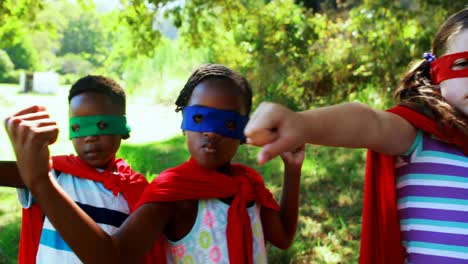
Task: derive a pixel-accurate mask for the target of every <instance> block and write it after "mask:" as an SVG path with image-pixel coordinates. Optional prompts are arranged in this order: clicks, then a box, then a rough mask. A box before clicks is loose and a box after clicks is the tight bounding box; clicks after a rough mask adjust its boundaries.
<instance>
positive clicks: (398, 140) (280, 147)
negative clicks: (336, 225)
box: [245, 103, 416, 164]
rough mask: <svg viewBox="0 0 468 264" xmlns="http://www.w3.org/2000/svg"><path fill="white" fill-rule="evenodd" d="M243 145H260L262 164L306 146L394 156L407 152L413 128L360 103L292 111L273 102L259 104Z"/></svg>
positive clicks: (403, 120) (259, 156)
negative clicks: (367, 150)
mask: <svg viewBox="0 0 468 264" xmlns="http://www.w3.org/2000/svg"><path fill="white" fill-rule="evenodd" d="M245 134H246V136H247V143H250V144H253V145H256V146H263V148H262V150H261V151H260V153H259V155H258V161H259V162H260V163H261V164H263V163H265V162H266V161H268V160H270V159H272V158H274V157H275V156H277V155H278V154H279V153H282V152H285V151H290V150H291V149H294V148H296V147H297V146H299V145H301V144H304V143H310V144H316V145H325V146H335V147H346V148H369V149H372V150H374V151H377V152H380V153H383V154H388V155H397V154H401V153H403V152H405V151H407V150H408V149H409V148H410V147H411V144H412V143H413V141H414V138H415V137H416V129H415V128H414V127H413V126H412V125H411V124H410V123H409V122H407V121H406V120H405V119H403V118H402V117H400V116H398V115H395V114H392V113H389V112H385V111H381V110H375V109H372V108H370V107H368V106H367V105H364V104H360V103H343V104H338V105H333V106H327V107H320V108H317V109H313V110H308V111H303V112H293V111H291V110H289V109H288V108H286V107H284V106H281V105H279V104H275V103H262V104H261V105H260V106H259V107H258V108H257V110H256V111H255V113H254V114H253V116H252V118H251V120H250V121H249V123H248V124H247V126H246V128H245Z"/></svg>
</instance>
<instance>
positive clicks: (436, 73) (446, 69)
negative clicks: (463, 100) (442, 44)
mask: <svg viewBox="0 0 468 264" xmlns="http://www.w3.org/2000/svg"><path fill="white" fill-rule="evenodd" d="M458 59H465V60H466V61H468V51H466V52H459V53H452V54H449V55H445V56H442V57H440V58H438V59H436V60H435V61H433V62H431V79H432V82H433V83H434V84H439V83H440V82H442V81H445V80H448V79H453V78H463V77H468V67H466V68H464V69H461V70H454V69H452V68H453V67H454V66H455V65H454V63H455V61H457V60H458Z"/></svg>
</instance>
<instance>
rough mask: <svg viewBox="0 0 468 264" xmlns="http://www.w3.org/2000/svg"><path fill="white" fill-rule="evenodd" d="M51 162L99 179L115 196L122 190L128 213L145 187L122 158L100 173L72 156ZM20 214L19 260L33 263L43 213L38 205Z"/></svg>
mask: <svg viewBox="0 0 468 264" xmlns="http://www.w3.org/2000/svg"><path fill="white" fill-rule="evenodd" d="M52 164H53V165H52V167H53V169H55V170H57V171H60V172H63V173H68V174H71V175H73V176H76V177H80V178H84V179H89V180H93V181H97V182H102V183H103V185H104V187H105V188H106V189H108V190H111V191H112V193H113V194H114V195H117V194H118V193H122V195H123V197H124V198H125V200H126V201H127V203H128V206H129V208H130V212H133V211H134V210H135V209H136V203H137V202H138V200H139V198H140V196H141V194H142V193H143V190H144V188H145V187H146V186H148V181H147V180H146V179H145V177H143V176H142V175H141V174H139V173H136V172H134V171H133V170H132V169H131V168H130V166H129V165H128V164H127V163H126V162H125V161H124V160H122V159H117V160H114V162H113V163H111V164H109V167H108V168H107V169H106V170H105V171H104V172H102V173H100V172H98V171H97V170H96V169H95V168H93V167H91V166H89V165H88V164H86V163H85V162H84V161H82V160H81V159H80V158H78V157H76V156H74V155H69V156H56V157H53V158H52ZM22 213H23V215H22V221H21V234H20V246H19V254H18V263H19V264H32V263H36V255H37V250H38V247H39V239H40V236H41V230H42V224H43V222H44V216H43V214H42V210H41V208H40V207H39V205H38V204H34V205H33V206H31V207H30V208H28V209H23V212H22Z"/></svg>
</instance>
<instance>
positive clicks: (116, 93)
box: [68, 75, 126, 113]
mask: <svg viewBox="0 0 468 264" xmlns="http://www.w3.org/2000/svg"><path fill="white" fill-rule="evenodd" d="M85 92H94V93H99V94H103V95H106V96H108V97H109V98H110V99H111V101H112V103H113V104H115V105H116V106H118V107H122V110H123V112H124V113H125V108H126V103H125V91H124V90H123V88H122V87H121V86H120V85H119V84H118V83H117V82H115V81H114V80H112V79H110V78H107V77H104V76H100V75H88V76H85V77H83V78H81V79H79V80H78V81H76V82H75V83H74V84H73V85H72V87H71V88H70V91H69V93H68V103H70V101H71V99H72V98H73V97H75V96H77V95H79V94H82V93H85Z"/></svg>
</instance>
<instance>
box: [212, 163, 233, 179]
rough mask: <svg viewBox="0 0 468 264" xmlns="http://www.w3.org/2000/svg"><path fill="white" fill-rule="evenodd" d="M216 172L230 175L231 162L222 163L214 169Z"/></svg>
mask: <svg viewBox="0 0 468 264" xmlns="http://www.w3.org/2000/svg"><path fill="white" fill-rule="evenodd" d="M215 170H216V171H217V172H219V173H222V174H226V175H228V176H230V175H231V163H226V164H224V165H223V166H221V167H219V168H217V169H215Z"/></svg>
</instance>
